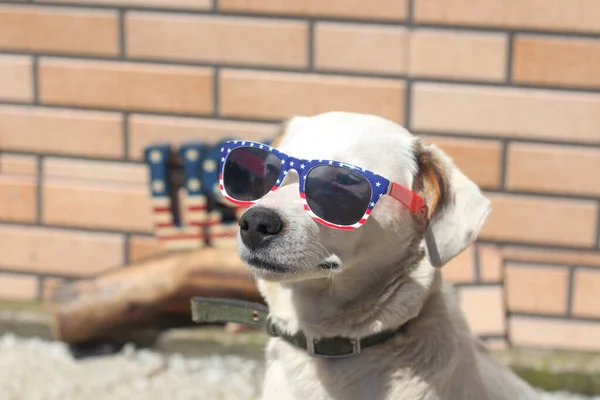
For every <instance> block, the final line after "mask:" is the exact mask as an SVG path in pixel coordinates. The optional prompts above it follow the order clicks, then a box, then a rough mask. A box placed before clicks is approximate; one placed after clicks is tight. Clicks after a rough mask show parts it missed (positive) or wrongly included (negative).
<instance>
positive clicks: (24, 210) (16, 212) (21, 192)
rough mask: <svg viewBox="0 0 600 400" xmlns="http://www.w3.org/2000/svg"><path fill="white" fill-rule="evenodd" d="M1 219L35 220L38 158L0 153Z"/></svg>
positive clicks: (14, 220)
mask: <svg viewBox="0 0 600 400" xmlns="http://www.w3.org/2000/svg"><path fill="white" fill-rule="evenodd" d="M0 204H2V207H0V220H3V221H13V222H35V220H36V213H37V212H36V210H37V160H36V158H35V157H32V156H21V155H13V154H0Z"/></svg>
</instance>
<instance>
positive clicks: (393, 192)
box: [387, 182, 428, 218]
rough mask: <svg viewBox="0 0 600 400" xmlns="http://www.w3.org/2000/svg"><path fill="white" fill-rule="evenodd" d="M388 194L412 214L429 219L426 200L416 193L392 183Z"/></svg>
mask: <svg viewBox="0 0 600 400" xmlns="http://www.w3.org/2000/svg"><path fill="white" fill-rule="evenodd" d="M387 194H388V195H390V196H391V197H393V198H394V199H396V200H398V201H399V202H400V203H402V204H403V205H404V206H405V207H406V208H408V209H409V210H410V211H411V212H412V213H415V214H416V213H421V214H423V216H424V217H425V218H427V217H428V215H427V214H428V213H427V204H426V203H425V200H424V199H423V198H422V197H421V196H419V195H418V194H416V193H415V192H413V191H411V190H408V189H407V188H405V187H404V186H402V185H399V184H397V183H395V182H391V183H390V187H389V189H388V193H387Z"/></svg>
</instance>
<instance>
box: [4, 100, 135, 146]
mask: <svg viewBox="0 0 600 400" xmlns="http://www.w3.org/2000/svg"><path fill="white" fill-rule="evenodd" d="M0 147H2V148H3V149H4V150H9V151H11V150H12V151H27V152H34V153H43V154H44V153H45V154H47V153H50V154H61V155H71V156H86V157H103V158H120V157H122V156H123V134H122V117H121V116H120V115H119V114H117V113H105V112H96V111H75V110H66V109H64V110H62V109H48V108H43V107H19V106H0Z"/></svg>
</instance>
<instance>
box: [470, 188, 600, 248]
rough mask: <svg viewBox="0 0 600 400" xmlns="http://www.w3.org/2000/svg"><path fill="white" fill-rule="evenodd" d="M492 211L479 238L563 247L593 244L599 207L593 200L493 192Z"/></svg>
mask: <svg viewBox="0 0 600 400" xmlns="http://www.w3.org/2000/svg"><path fill="white" fill-rule="evenodd" d="M486 196H487V197H488V198H489V199H490V200H491V201H492V212H491V213H490V216H489V217H488V219H487V221H486V223H485V225H484V227H483V229H482V231H481V233H480V235H479V237H480V238H481V239H488V240H500V241H509V242H525V243H531V244H547V245H559V246H560V245H562V246H582V247H583V246H593V245H594V244H595V236H596V221H597V213H598V206H597V204H596V203H595V202H592V201H583V200H567V199H549V198H544V197H537V196H518V195H512V194H492V193H487V194H486Z"/></svg>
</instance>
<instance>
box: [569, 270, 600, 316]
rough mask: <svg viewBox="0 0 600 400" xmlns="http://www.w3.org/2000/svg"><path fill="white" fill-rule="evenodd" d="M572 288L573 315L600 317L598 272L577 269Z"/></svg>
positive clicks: (599, 277)
mask: <svg viewBox="0 0 600 400" xmlns="http://www.w3.org/2000/svg"><path fill="white" fill-rule="evenodd" d="M574 278H575V279H574V282H573V283H574V287H573V315H575V316H579V317H592V318H598V317H600V308H598V298H600V271H590V270H583V269H579V270H577V271H576V272H575V277H574Z"/></svg>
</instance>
